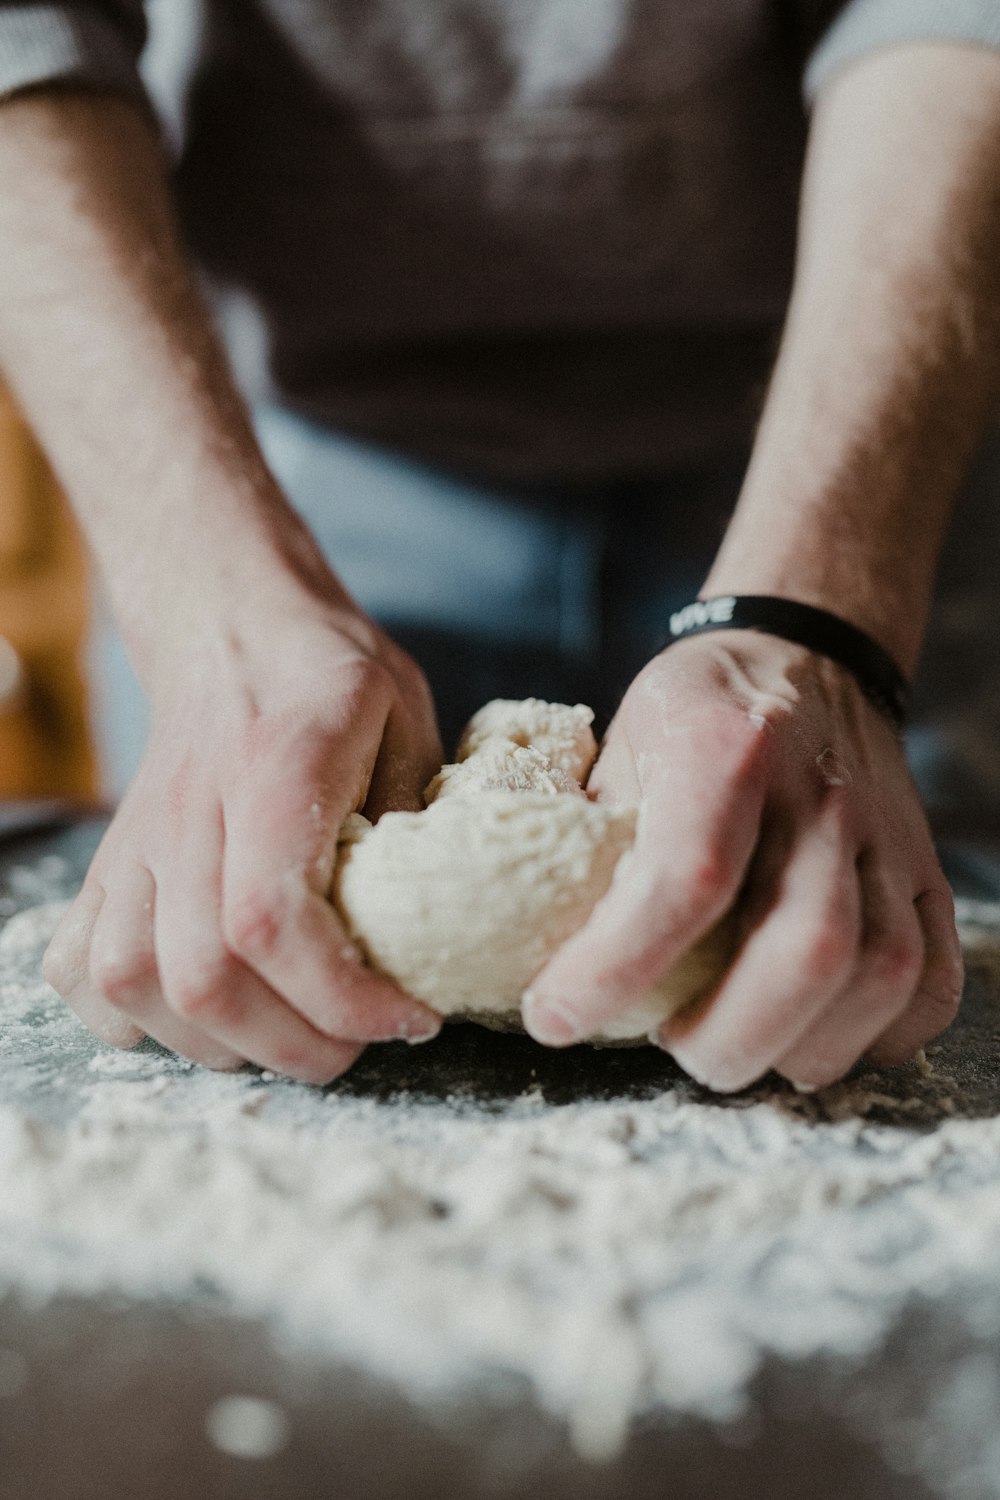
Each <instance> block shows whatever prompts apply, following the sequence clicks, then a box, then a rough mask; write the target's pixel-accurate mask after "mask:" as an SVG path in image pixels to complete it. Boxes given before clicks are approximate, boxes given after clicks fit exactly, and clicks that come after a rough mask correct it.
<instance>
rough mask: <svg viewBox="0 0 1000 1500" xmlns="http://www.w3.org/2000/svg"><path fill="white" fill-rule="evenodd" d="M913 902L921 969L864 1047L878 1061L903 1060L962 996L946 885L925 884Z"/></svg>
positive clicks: (948, 1019) (949, 1017) (947, 1019)
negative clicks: (904, 1004) (904, 1003)
mask: <svg viewBox="0 0 1000 1500" xmlns="http://www.w3.org/2000/svg"><path fill="white" fill-rule="evenodd" d="M913 905H914V910H915V912H916V916H917V920H918V922H919V923H920V928H921V931H922V933H923V940H924V965H923V971H922V973H921V975H920V978H919V980H918V983H917V987H916V991H915V993H914V995H913V998H912V1000H911V1002H910V1004H909V1006H908V1008H907V1009H906V1011H905V1012H904V1014H903V1015H902V1016H901V1017H900V1018H899V1020H898V1021H896V1022H894V1023H893V1024H892V1025H891V1026H890V1027H888V1028H887V1030H886V1031H885V1032H883V1033H882V1035H881V1036H880V1037H879V1039H878V1041H877V1043H876V1044H875V1045H874V1046H872V1047H869V1049H868V1055H869V1057H870V1058H871V1059H872V1061H873V1062H876V1063H879V1064H880V1065H881V1066H883V1067H891V1066H893V1065H894V1064H896V1063H901V1062H906V1061H908V1060H909V1059H910V1058H911V1057H913V1055H914V1054H915V1053H916V1052H917V1051H918V1050H919V1049H920V1048H921V1047H923V1046H924V1044H925V1043H926V1042H929V1041H931V1040H932V1039H933V1038H934V1037H936V1036H939V1035H940V1033H941V1032H942V1031H944V1030H945V1028H946V1027H948V1026H950V1025H951V1023H952V1021H953V1020H954V1019H955V1016H956V1014H957V1013H958V1006H959V1002H960V1000H961V998H962V982H963V978H964V971H963V965H962V949H961V945H960V944H959V940H958V932H957V931H956V928H955V902H954V899H953V897H952V894H951V891H950V890H947V889H946V888H940V887H937V888H934V889H931V890H926V891H924V892H923V893H922V894H921V895H920V896H918V897H917V899H916V901H915V902H914V903H913Z"/></svg>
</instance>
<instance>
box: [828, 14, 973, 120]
mask: <svg viewBox="0 0 1000 1500" xmlns="http://www.w3.org/2000/svg"><path fill="white" fill-rule="evenodd" d="M921 41H946V42H947V41H950V42H966V43H969V44H971V45H973V46H977V45H978V46H982V47H996V48H998V49H1000V0H947V3H945V0H853V3H851V4H850V5H847V6H846V7H845V8H844V10H842V11H841V13H840V15H839V16H838V18H837V20H836V21H834V23H833V25H832V26H831V27H830V29H829V30H828V31H827V32H826V34H825V36H824V37H823V38H822V40H821V41H820V43H819V45H818V46H817V47H816V49H815V51H814V52H813V54H812V56H811V58H810V59H809V63H808V65H807V67H806V72H805V79H804V90H805V96H806V101H807V102H808V103H809V104H812V103H814V102H815V99H816V95H817V94H818V93H819V91H820V89H821V88H822V86H823V84H824V83H825V82H826V80H827V79H828V78H829V77H830V76H831V74H833V73H835V72H837V71H838V69H840V68H842V67H844V66H846V65H847V64H848V63H851V62H854V61H855V60H856V59H858V58H860V57H863V56H864V55H865V54H866V53H868V52H874V51H876V50H877V49H879V48H883V47H894V46H898V45H900V44H901V43H905V42H921Z"/></svg>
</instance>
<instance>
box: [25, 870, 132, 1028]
mask: <svg viewBox="0 0 1000 1500" xmlns="http://www.w3.org/2000/svg"><path fill="white" fill-rule="evenodd" d="M104 901H105V892H104V887H103V886H102V885H101V884H100V882H99V881H97V880H94V879H90V878H88V880H87V881H86V883H85V884H84V886H83V889H82V890H81V892H80V894H79V895H78V896H77V898H76V900H75V901H74V902H73V904H72V905H71V906H70V908H69V910H68V911H67V912H66V915H65V916H64V917H63V919H62V921H61V922H60V923H59V926H58V927H57V928H56V930H55V933H54V934H53V937H52V941H51V942H50V943H49V946H48V948H47V949H46V950H45V954H44V957H43V958H42V974H43V975H44V977H45V979H46V980H47V982H48V983H49V984H50V985H51V986H52V988H53V989H54V990H55V991H56V993H57V994H58V995H60V996H61V997H62V999H63V1000H64V1001H65V1002H66V1004H67V1005H68V1006H69V1008H70V1010H71V1011H72V1012H73V1013H74V1015H76V1016H78V1017H79V1019H80V1020H81V1021H82V1022H83V1024H84V1026H86V1027H87V1029H88V1031H92V1032H93V1033H94V1035H95V1036H96V1037H98V1038H99V1039H100V1040H101V1041H102V1042H106V1043H107V1044H108V1046H109V1047H121V1048H124V1049H129V1048H131V1047H136V1046H138V1044H139V1043H140V1042H141V1041H142V1039H143V1035H144V1033H143V1032H142V1031H140V1030H139V1028H138V1027H137V1026H135V1025H133V1023H132V1022H131V1021H130V1020H129V1018H128V1017H127V1016H124V1015H122V1014H121V1012H120V1011H118V1010H116V1009H115V1007H114V1006H113V1005H109V1004H108V1002H107V1001H106V1000H104V999H103V998H102V996H101V995H100V993H99V992H98V991H96V990H95V989H94V986H93V984H92V983H91V980H90V947H91V940H92V938H93V934H94V928H95V927H96V925H97V921H98V918H99V917H100V914H101V909H102V907H103V906H104Z"/></svg>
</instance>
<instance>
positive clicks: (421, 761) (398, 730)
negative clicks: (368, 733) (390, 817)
mask: <svg viewBox="0 0 1000 1500" xmlns="http://www.w3.org/2000/svg"><path fill="white" fill-rule="evenodd" d="M440 769H441V758H440V746H439V744H438V742H437V736H436V735H434V734H424V735H422V736H421V735H418V734H417V733H416V732H415V730H414V727H413V725H412V724H411V723H410V722H409V720H408V719H407V717H406V714H405V712H404V710H403V709H402V708H401V707H399V706H398V705H397V706H396V707H394V708H393V710H392V712H391V713H390V714H389V717H388V719H387V720H386V725H385V730H384V732H383V735H382V744H381V745H380V747H379V752H378V757H377V759H376V761H375V767H374V769H373V771H372V775H371V780H370V782H369V783H368V796H367V799H366V801H365V815H366V816H367V817H369V818H370V819H371V821H372V822H373V823H376V822H377V821H378V819H379V818H380V817H381V816H382V814H383V813H384V812H396V811H401V812H420V811H422V809H423V807H424V795H423V794H424V787H425V786H426V785H427V783H428V782H429V781H430V779H431V777H432V776H434V775H436V774H437V772H438V771H440Z"/></svg>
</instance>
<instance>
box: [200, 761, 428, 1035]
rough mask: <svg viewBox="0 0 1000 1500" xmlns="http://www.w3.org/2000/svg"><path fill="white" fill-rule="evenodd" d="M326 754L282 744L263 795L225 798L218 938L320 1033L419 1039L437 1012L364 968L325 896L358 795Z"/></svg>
mask: <svg viewBox="0 0 1000 1500" xmlns="http://www.w3.org/2000/svg"><path fill="white" fill-rule="evenodd" d="M317 754H320V755H322V757H323V758H322V760H321V761H320V762H317V760H316V758H315V757H316V755H317ZM328 759H329V751H328V749H327V746H326V743H325V742H324V744H323V745H319V746H315V747H314V746H312V745H308V744H307V745H305V746H301V747H298V748H296V749H294V750H290V751H289V752H288V754H287V758H286V768H285V772H284V775H283V776H278V775H274V776H272V777H269V778H268V779H267V780H266V781H264V782H263V783H262V784H263V785H265V786H267V788H268V795H267V797H262V798H259V797H256V796H253V797H249V796H243V797H241V796H239V795H234V796H233V797H231V798H230V800H229V801H228V802H227V804H226V809H225V824H226V828H225V856H224V873H223V902H222V914H221V924H222V931H223V935H224V937H225V941H226V945H227V947H228V949H229V951H230V953H232V954H234V955H235V956H236V957H237V958H238V959H239V960H240V961H241V962H242V963H243V964H245V965H246V966H247V967H248V968H250V969H252V970H253V971H254V972H255V973H256V974H258V975H259V976H260V978H261V979H262V980H263V981H264V982H265V983H266V984H267V985H268V986H269V987H270V988H271V989H272V990H273V991H274V992H275V993H276V994H278V995H280V996H282V997H283V998H284V999H285V1000H286V1001H287V1003H288V1005H290V1006H291V1007H292V1008H293V1009H294V1010H295V1011H297V1012H298V1013H299V1014H300V1015H301V1016H303V1017H305V1019H306V1020H307V1021H308V1022H310V1024H311V1025H312V1026H314V1027H315V1028H316V1029H317V1030H318V1031H320V1032H322V1033H324V1034H326V1035H328V1036H332V1037H337V1038H339V1039H340V1040H342V1041H350V1042H380V1041H393V1040H397V1039H405V1040H407V1041H423V1040H426V1039H429V1038H430V1037H432V1036H435V1035H436V1034H437V1032H438V1031H439V1030H440V1027H441V1018H440V1017H439V1016H438V1015H436V1014H435V1012H434V1011H432V1010H430V1009H429V1007H427V1006H425V1005H422V1004H420V1002H419V1001H416V1000H414V999H412V998H411V997H409V996H407V995H405V994H404V993H403V991H402V990H400V989H399V988H398V986H397V985H395V984H393V983H392V982H391V981H390V980H388V979H386V978H385V977H384V976H383V975H381V974H378V973H376V972H375V970H373V969H370V968H368V967H366V965H365V964H364V962H363V960H362V956H361V954H360V953H359V951H358V949H357V947H356V946H355V945H354V943H352V942H351V940H350V938H349V937H348V935H347V932H346V930H345V928H344V926H343V923H342V922H341V921H340V919H339V918H338V916H337V914H336V912H335V911H334V909H333V907H332V905H331V904H330V902H329V900H328V899H327V893H328V891H329V888H330V881H331V877H332V873H333V865H334V860H335V856H336V843H337V834H338V832H339V829H340V826H341V824H342V822H343V819H344V817H345V816H346V815H347V813H348V812H350V811H351V810H352V807H353V806H356V805H357V801H358V800H359V793H358V791H357V789H356V787H355V786H353V784H349V785H347V786H346V787H341V786H340V785H339V784H338V782H337V780H336V778H334V779H333V781H332V782H331V780H330V772H329V766H328V764H327V761H328ZM332 763H333V764H336V758H334V760H333V762H332Z"/></svg>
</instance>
